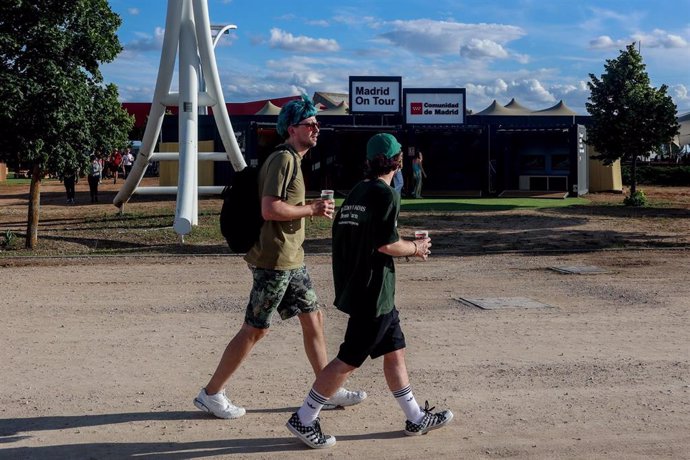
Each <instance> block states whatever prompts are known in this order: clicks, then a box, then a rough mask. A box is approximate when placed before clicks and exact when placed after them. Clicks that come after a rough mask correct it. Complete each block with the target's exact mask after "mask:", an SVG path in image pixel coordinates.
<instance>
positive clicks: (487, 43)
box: [460, 38, 508, 59]
mask: <svg viewBox="0 0 690 460" xmlns="http://www.w3.org/2000/svg"><path fill="white" fill-rule="evenodd" d="M460 56H462V57H466V58H468V59H483V58H495V59H505V58H507V57H508V52H507V51H506V50H505V48H503V47H502V46H501V45H499V44H498V43H496V42H495V41H492V40H488V39H483V40H482V39H479V38H473V39H472V40H470V42H469V43H467V44H465V45H461V46H460Z"/></svg>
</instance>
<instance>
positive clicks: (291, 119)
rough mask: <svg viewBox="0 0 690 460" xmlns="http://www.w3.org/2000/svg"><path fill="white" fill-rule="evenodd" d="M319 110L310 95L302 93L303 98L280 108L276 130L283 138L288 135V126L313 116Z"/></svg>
mask: <svg viewBox="0 0 690 460" xmlns="http://www.w3.org/2000/svg"><path fill="white" fill-rule="evenodd" d="M317 112H318V110H317V109H316V106H315V105H314V103H313V102H312V100H311V99H309V96H307V95H306V94H302V98H301V99H296V100H294V101H290V102H288V103H287V104H285V105H284V106H283V108H282V109H280V114H279V115H278V122H277V123H276V131H278V134H279V135H280V137H282V138H283V139H287V137H288V127H290V126H292V125H296V124H297V123H299V122H300V121H302V120H304V119H307V118H309V117H313V116H314V115H316V113H317Z"/></svg>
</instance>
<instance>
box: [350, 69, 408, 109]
mask: <svg viewBox="0 0 690 460" xmlns="http://www.w3.org/2000/svg"><path fill="white" fill-rule="evenodd" d="M401 102H402V77H350V113H359V114H363V113H378V114H395V115H397V114H400V107H401V106H402V103H401Z"/></svg>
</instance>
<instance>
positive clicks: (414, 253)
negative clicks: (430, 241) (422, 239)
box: [408, 241, 419, 257]
mask: <svg viewBox="0 0 690 460" xmlns="http://www.w3.org/2000/svg"><path fill="white" fill-rule="evenodd" d="M412 244H414V252H413V253H412V254H410V255H409V256H408V257H412V256H416V255H417V251H419V247H417V242H416V241H412Z"/></svg>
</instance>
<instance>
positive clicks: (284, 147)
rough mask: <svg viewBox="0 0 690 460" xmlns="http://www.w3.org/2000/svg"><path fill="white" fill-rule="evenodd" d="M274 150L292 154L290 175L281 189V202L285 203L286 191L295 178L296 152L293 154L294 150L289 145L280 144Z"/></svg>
mask: <svg viewBox="0 0 690 460" xmlns="http://www.w3.org/2000/svg"><path fill="white" fill-rule="evenodd" d="M276 150H283V151H285V150H287V151H288V152H290V153H291V154H292V163H291V165H292V175H291V177H290V180H289V181H287V182H286V183H285V187H283V193H282V195H281V199H282V200H283V201H287V189H288V187H289V186H290V185H291V184H292V183H293V182H294V181H295V179H296V178H297V152H295V149H293V148H292V146H291V145H289V144H281V145H279V146H278V147H277V148H276Z"/></svg>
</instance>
